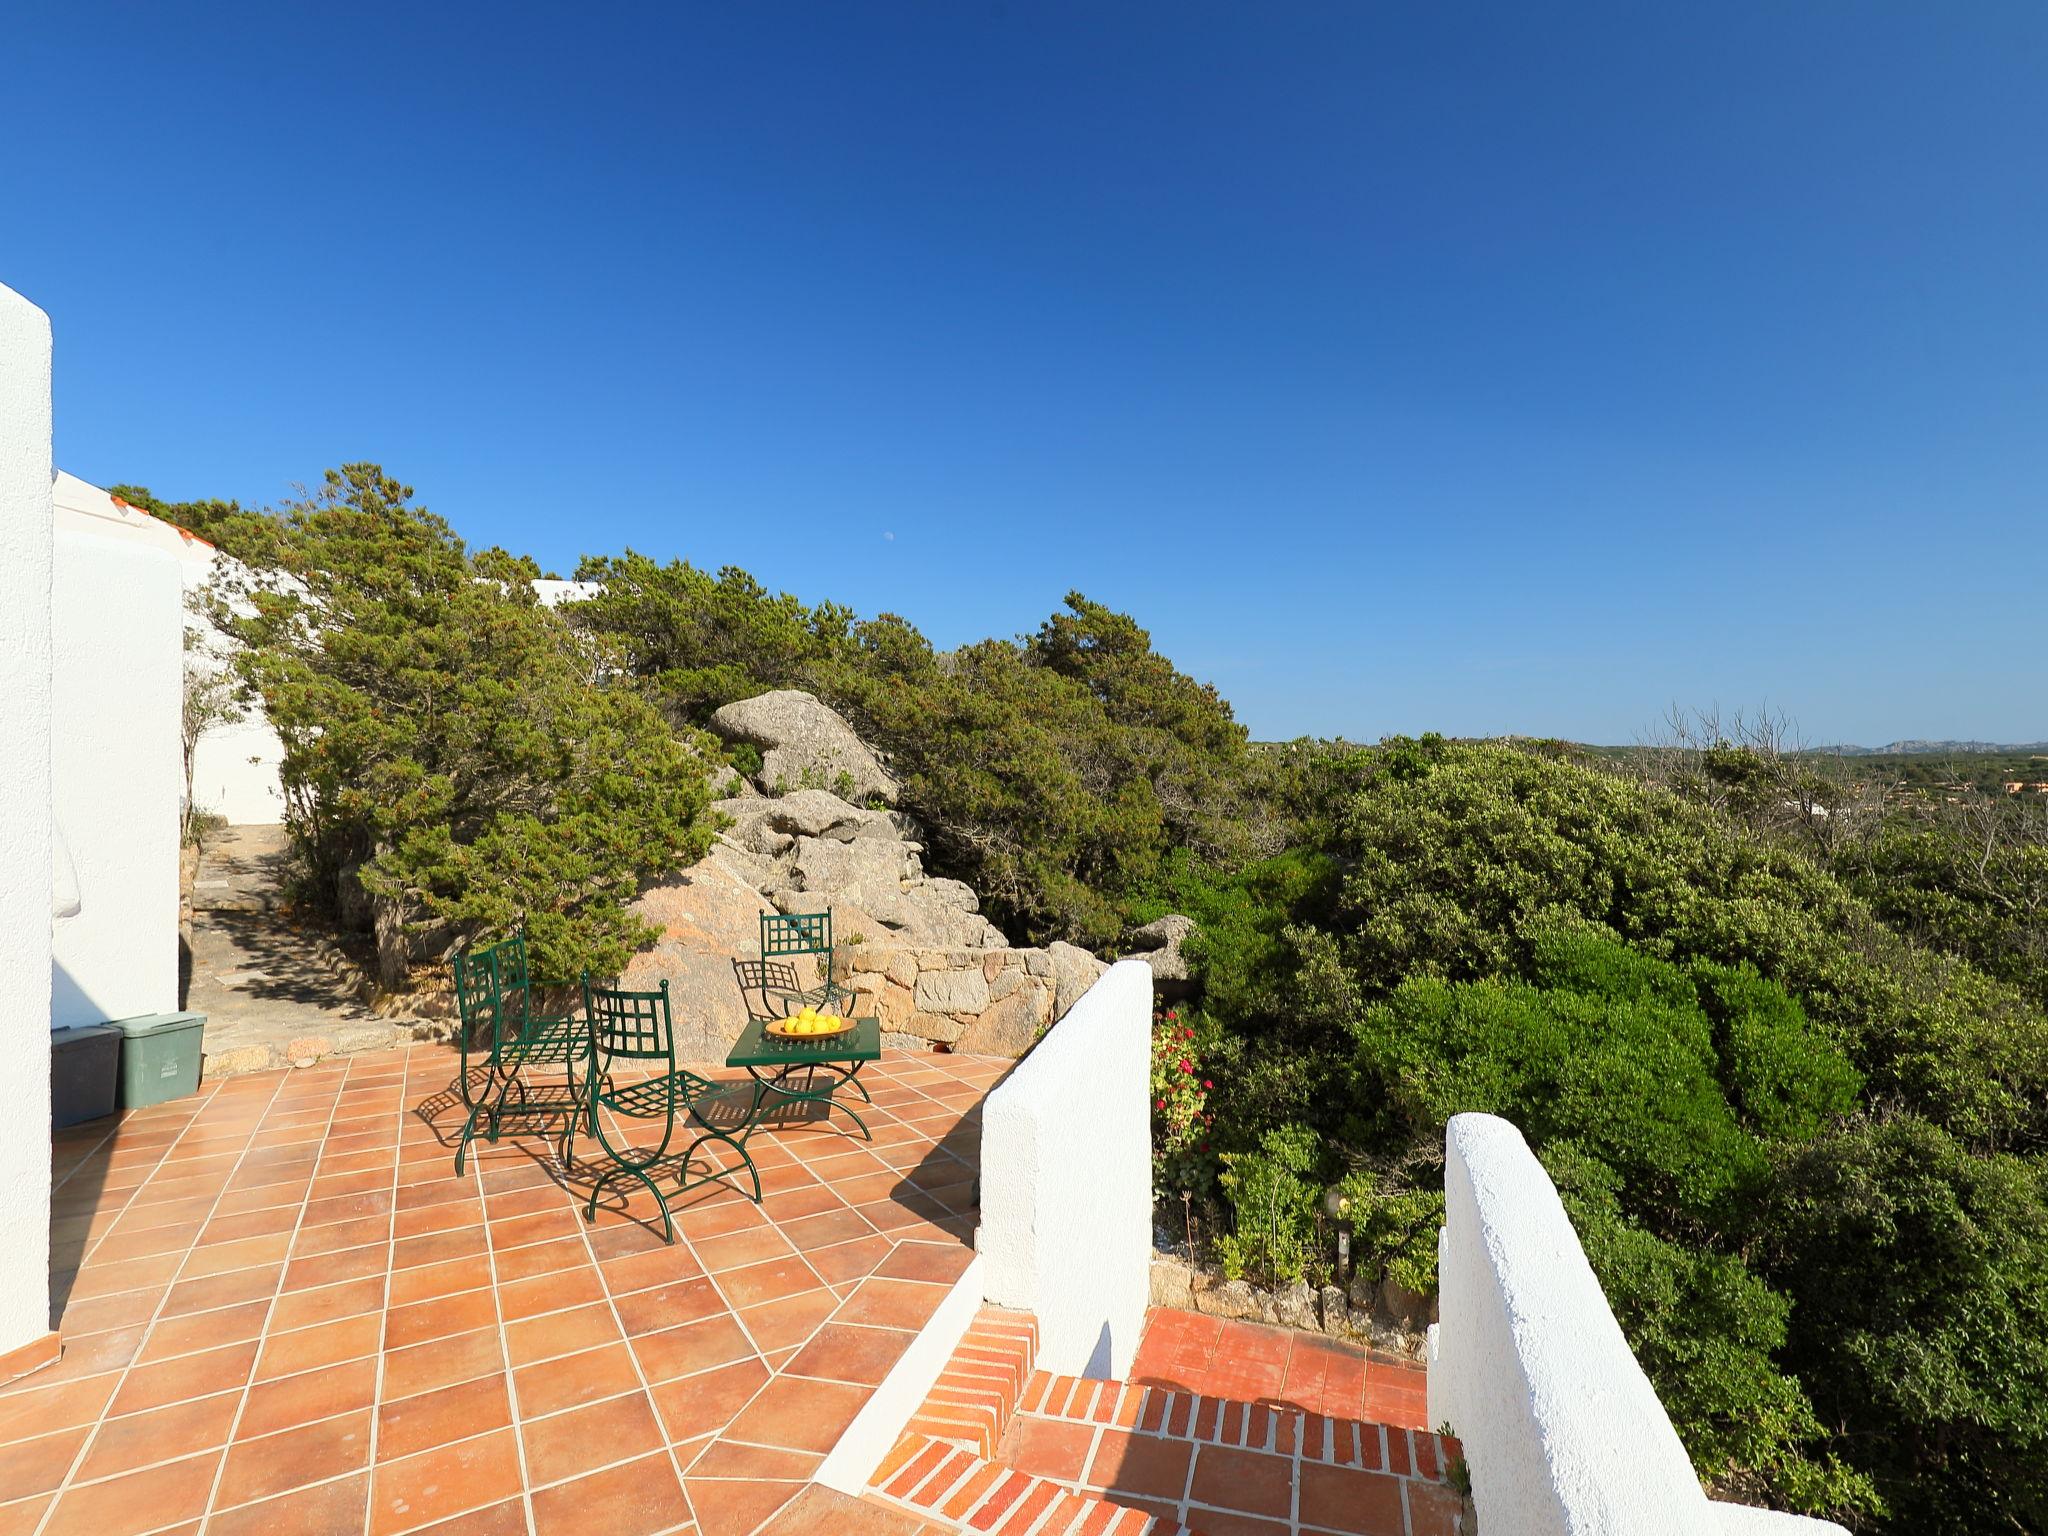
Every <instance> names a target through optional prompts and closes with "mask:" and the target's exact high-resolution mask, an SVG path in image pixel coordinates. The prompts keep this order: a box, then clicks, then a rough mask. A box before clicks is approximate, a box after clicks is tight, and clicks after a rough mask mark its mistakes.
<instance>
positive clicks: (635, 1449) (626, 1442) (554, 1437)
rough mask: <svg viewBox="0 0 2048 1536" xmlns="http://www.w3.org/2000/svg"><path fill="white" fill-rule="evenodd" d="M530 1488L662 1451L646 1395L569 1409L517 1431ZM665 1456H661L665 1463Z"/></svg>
mask: <svg viewBox="0 0 2048 1536" xmlns="http://www.w3.org/2000/svg"><path fill="white" fill-rule="evenodd" d="M520 1433H521V1435H522V1437H523V1438H524V1440H525V1442H526V1470H527V1475H528V1476H529V1477H531V1478H532V1480H533V1484H534V1486H535V1487H542V1486H544V1485H546V1484H548V1483H557V1482H561V1481H562V1480H563V1479H565V1478H571V1477H577V1476H580V1475H581V1474H583V1473H585V1472H592V1471H595V1470H596V1469H598V1468H599V1467H604V1466H608V1465H610V1464H611V1463H613V1462H616V1461H621V1460H624V1459H625V1458H627V1457H631V1456H640V1455H645V1454H649V1453H652V1452H654V1451H659V1450H663V1449H664V1448H665V1447H666V1445H667V1437H666V1436H665V1435H664V1434H663V1433H662V1428H661V1424H660V1421H659V1420H657V1419H656V1418H655V1416H654V1404H653V1403H652V1402H651V1401H649V1399H648V1396H647V1394H646V1393H645V1392H630V1393H627V1394H626V1395H625V1396H623V1397H613V1398H607V1399H605V1400H603V1401H602V1402H596V1403H588V1404H585V1405H584V1406H583V1407H581V1408H571V1409H570V1410H568V1412H566V1413H558V1414H554V1415H552V1416H550V1417H548V1418H544V1419H528V1420H526V1421H525V1423H524V1424H523V1425H522V1426H521V1428H520ZM665 1460H666V1458H664V1461H665Z"/></svg>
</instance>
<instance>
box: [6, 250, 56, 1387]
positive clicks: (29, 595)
mask: <svg viewBox="0 0 2048 1536" xmlns="http://www.w3.org/2000/svg"><path fill="white" fill-rule="evenodd" d="M51 475H52V469H51V464H50V322H49V319H48V317H47V316H45V315H44V314H43V312H42V311H41V310H39V309H37V308H36V307H35V306H34V305H33V304H31V303H29V302H28V301H27V300H26V299H24V298H22V297H21V296H20V295H19V294H17V293H15V292H13V291H12V290H11V289H7V288H0V571H4V572H5V573H6V584H7V595H6V597H5V599H4V600H0V715H4V723H0V1082H4V1083H5V1084H6V1085H7V1113H6V1114H4V1115H0V1379H4V1378H5V1377H6V1376H8V1375H12V1374H15V1373H16V1372H17V1371H18V1370H19V1369H22V1368H25V1367H26V1366H27V1365H29V1364H31V1363H32V1362H30V1361H28V1360H25V1359H24V1358H23V1352H24V1351H34V1350H35V1349H36V1348H37V1347H38V1342H39V1341H41V1340H44V1339H46V1338H47V1337H48V1336H49V1332H50V1290H49V1261H50V905H51V903H50V898H51V876H52V864H51V859H52V851H53V848H54V843H53V840H52V836H51V830H50V696H51V684H50V566H51V542H52V541H51V532H50V516H51V514H50V481H51Z"/></svg>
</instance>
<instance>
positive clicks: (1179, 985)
mask: <svg viewBox="0 0 2048 1536" xmlns="http://www.w3.org/2000/svg"><path fill="white" fill-rule="evenodd" d="M1194 931H1195V922H1194V919H1193V918H1189V917H1182V916H1181V915H1180V914H1179V913H1178V912H1169V913H1168V914H1167V915H1166V916H1164V917H1160V918H1154V919H1153V920H1152V921H1151V922H1149V923H1146V924H1145V925H1144V926H1143V927H1141V928H1133V929H1132V930H1131V931H1130V932H1129V933H1128V934H1126V935H1125V936H1124V943H1125V945H1126V946H1127V949H1126V952H1127V953H1128V955H1129V957H1130V958H1131V959H1133V960H1142V961H1144V962H1145V964H1146V965H1148V966H1149V967H1151V970H1152V989H1153V991H1154V992H1155V993H1157V994H1158V996H1159V998H1160V999H1161V1001H1164V1002H1177V1001H1179V1000H1181V999H1183V998H1186V997H1188V996H1189V995H1191V994H1192V992H1193V991H1194V975H1193V973H1192V972H1191V971H1189V969H1188V959H1187V956H1186V955H1184V954H1182V953H1181V945H1182V944H1183V943H1185V942H1186V940H1187V937H1188V935H1189V934H1191V933H1193V932H1194Z"/></svg>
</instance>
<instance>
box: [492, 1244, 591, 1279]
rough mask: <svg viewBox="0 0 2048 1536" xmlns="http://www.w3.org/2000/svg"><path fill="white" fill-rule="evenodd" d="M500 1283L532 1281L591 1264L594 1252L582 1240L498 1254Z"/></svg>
mask: <svg viewBox="0 0 2048 1536" xmlns="http://www.w3.org/2000/svg"><path fill="white" fill-rule="evenodd" d="M496 1262H497V1266H498V1281H499V1283H500V1284H503V1283H505V1282H506V1281H510V1280H530V1279H532V1278H533V1277H534V1276H535V1275H551V1274H554V1273H556V1272H557V1271H559V1270H564V1269H571V1268H574V1267H575V1266H577V1265H580V1264H587V1263H589V1262H590V1253H589V1250H588V1249H586V1248H585V1247H584V1245H583V1239H582V1238H580V1237H569V1238H563V1239H561V1240H559V1241H557V1242H551V1243H534V1244H532V1245H530V1246H529V1247H525V1248H512V1249H507V1250H505V1251H502V1252H500V1253H499V1254H497V1255H496Z"/></svg>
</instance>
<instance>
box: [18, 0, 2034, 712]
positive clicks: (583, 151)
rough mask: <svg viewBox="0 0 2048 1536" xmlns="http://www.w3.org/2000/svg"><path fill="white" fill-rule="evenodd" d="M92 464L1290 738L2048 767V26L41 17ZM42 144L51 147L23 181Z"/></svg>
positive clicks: (1299, 8)
mask: <svg viewBox="0 0 2048 1536" xmlns="http://www.w3.org/2000/svg"><path fill="white" fill-rule="evenodd" d="M7 31H8V52H9V54H10V55H11V60H10V62H9V63H8V64H7V65H6V66H5V71H4V72H5V76H6V89H5V90H4V91H0V141H4V142H6V143H8V144H9V145H10V146H11V150H12V152H10V154H9V155H8V156H6V157H5V159H4V161H0V210H4V213H0V282H5V283H7V284H8V285H9V286H11V287H14V288H17V289H19V290H20V291H22V292H23V293H25V294H27V295H28V296H29V297H30V298H32V299H34V300H35V301H36V302H38V303H40V304H41V305H42V306H43V307H44V308H45V309H47V310H48V311H49V312H50V314H51V316H52V318H53V321H54V324H55V327H56V334H57V347H58V353H57V356H58V362H57V405H58V418H57V419H58V429H57V430H58V445H57V446H58V460H59V463H60V464H62V465H63V466H64V467H65V468H67V469H70V470H71V471H72V472H73V473H76V474H79V475H82V476H84V477H85V478H87V479H90V480H94V481H97V482H99V483H101V484H106V483H109V482H111V481H115V480H131V481H140V482H143V483H146V484H148V485H150V486H151V487H153V488H154V489H155V490H157V491H158V492H159V493H160V494H167V495H173V496H197V495H207V494H218V495H232V496H238V497H240V498H242V499H244V500H245V501H254V502H265V501H270V500H274V499H276V498H278V497H279V496H281V495H283V494H285V493H286V492H287V491H288V489H289V487H290V486H291V485H292V484H293V483H294V482H302V481H311V480H315V479H317V478H318V476H319V473H320V471H321V470H322V469H323V468H324V467H325V466H327V465H329V464H334V463H338V462H340V461H342V460H344V459H352V458H375V459H378V460H381V462H383V464H384V465H385V466H386V468H387V469H389V470H391V471H392V472H393V473H396V474H399V475H401V476H402V477H404V478H405V479H407V480H408V481H410V482H411V483H412V484H413V485H415V486H416V487H418V489H419V492H420V496H421V499H422V500H423V501H424V502H425V503H426V504H427V505H429V506H431V507H433V508H434V509H435V510H436V511H438V512H441V513H442V514H444V515H445V516H447V517H449V518H450V519H451V520H452V521H453V522H454V523H455V524H456V526H457V527H458V528H459V529H460V530H461V531H462V532H463V533H464V534H465V535H466V536H467V537H469V538H471V539H472V540H473V541H475V542H478V543H486V542H500V543H504V544H506V545H508V546H510V547H513V548H515V549H523V550H528V551H531V552H532V553H534V554H535V555H536V556H538V557H539V558H540V559H541V560H542V561H543V562H544V563H545V564H549V565H552V566H556V567H560V568H562V569H563V570H564V571H565V573H566V569H567V568H568V567H569V566H571V565H573V564H574V562H575V560H576V557H577V556H578V554H580V553H582V552H584V551H587V550H598V551H610V550H617V549H620V548H623V547H625V546H628V545H630V546H632V547H634V548H637V549H641V550H643V551H646V552H648V553H651V554H655V555H659V556H663V557H667V556H682V557H684V558H687V559H689V560H691V561H693V562H695V563H697V564H699V565H704V566H709V567H716V566H719V565H723V564H727V563H732V564H738V565H742V566H745V567H747V568H748V569H750V570H752V571H753V572H754V573H755V574H756V575H758V576H759V577H760V578H761V579H762V580H764V581H766V582H768V583H769V584H771V585H773V586H776V587H781V588H786V589H789V590H792V591H795V592H797V593H799V594H801V595H803V596H805V597H806V598H811V599H817V598H823V597H828V596H829V597H834V598H837V599H839V600H841V601H844V602H847V603H851V604H852V605H854V606H855V607H857V608H859V609H861V610H863V611H877V610H884V609H887V610H894V611H897V612H901V613H904V614H906V615H908V616H909V617H911V618H912V619H914V620H915V621H916V622H917V623H918V624H920V625H921V626H922V627H923V628H924V629H925V630H926V632H927V633H929V634H930V635H931V636H932V637H933V638H934V639H935V640H936V641H938V642H939V643H941V644H950V643H955V642H958V641H961V640H965V639H970V638H975V637H978V636H981V635H984V634H991V633H994V634H1010V633H1016V632H1020V631H1024V630H1028V629H1030V628H1033V627H1035V625H1036V624H1037V623H1038V621H1039V620H1040V619H1041V618H1043V617H1044V615H1045V614H1046V613H1048V612H1050V611H1051V610H1052V609H1053V608H1054V607H1056V606H1057V605H1058V603H1059V601H1060V598H1061V595H1062V594H1063V593H1064V592H1065V591H1067V590H1068V589H1069V588H1071V587H1079V588H1081V589H1083V590H1085V591H1086V592H1087V593H1088V594H1089V595H1090V596H1092V597H1095V598H1098V599H1100V600H1102V601H1105V602H1109V603H1111V604H1114V605H1116V606H1118V607H1122V608H1125V609H1128V610H1130V611H1131V612H1133V613H1135V614H1136V615H1138V617H1139V618H1140V619H1141V620H1142V621H1143V622H1144V623H1146V624H1147V625H1149V626H1150V628H1151V629H1152V631H1153V633H1154V636H1155V639H1156V642H1157V644H1158V645H1159V646H1160V648H1161V649H1162V650H1164V651H1166V652H1167V653H1168V654H1169V655H1171V656H1173V657H1174V658H1175V659H1176V660H1177V661H1178V662H1180V663H1181V665H1182V666H1183V667H1185V668H1186V669H1187V670H1189V671H1191V672H1193V673H1195V674H1197V675H1198V676H1202V677H1205V678H1207V679H1210V680H1212V681H1214V682H1215V683H1216V684H1217V685H1218V686H1219V687H1220V688H1222V690H1223V691H1224V693H1225V694H1226V695H1227V696H1228V697H1229V698H1231V699H1232V700H1233V701H1234V703H1235V704H1236V705H1237V708H1238V711H1239V714H1240V716H1241V717H1242V718H1243V719H1244V720H1245V721H1246V722H1247V723H1248V724H1249V725H1250V726H1251V727H1252V729H1253V731H1254V732H1255V733H1256V734H1258V735H1261V736H1281V735H1292V734H1296V733H1304V732H1306V733H1314V734H1349V735H1353V736H1359V737H1365V738H1371V737H1376V736H1378V735H1380V734H1382V733H1385V732H1389V731H1417V730H1424V729H1432V728H1433V729H1438V730H1443V731H1447V732H1455V733H1461V734H1464V733H1492V732H1500V731H1522V732H1529V733H1538V734H1559V735H1567V736H1572V737H1577V738H1580V739H1587V740H1596V741H1626V740H1630V739H1632V738H1633V737H1634V736H1635V735H1636V734H1637V733H1638V732H1639V731H1641V730H1643V729H1645V728H1647V727H1649V726H1650V725H1651V724H1652V723H1653V722H1654V721H1655V720H1656V718H1657V717H1658V716H1659V715H1661V713H1662V712H1663V710H1664V709H1665V707H1666V706H1667V705H1668V704H1670V703H1672V702H1673V701H1677V702H1680V703H1684V704H1689V705H1705V704H1710V703H1716V702H1718V703H1719V704H1721V705H1722V706H1724V707H1733V706H1750V707H1755V706H1757V705H1759V704H1764V703H1768V704H1769V705H1770V706H1772V707H1775V708H1778V709H1781V710H1784V711H1787V712H1789V713H1790V714H1791V715H1793V716H1794V717H1795V718H1796V719H1797V720H1798V721H1799V722H1800V724H1801V726H1802V728H1803V730H1804V731H1805V734H1806V735H1807V737H1808V738H1809V739H1811V740H1816V741H1831V740H1858V741H1866V742H1874V741H1883V740H1888V739H1891V738H1893V737H1897V736H1906V735H1915V736H1955V737H1986V738H1993V739H2002V740H2013V739H2035V738H2048V681H2044V668H2043V656H2044V650H2043V644H2042V634H2043V631H2042V625H2041V618H2042V614H2043V597H2044V592H2048V8H2044V7H2043V6H2041V5H2040V4H2038V3H2037V0H2012V3H1995V0H1973V3H1972V4H1969V5H1965V6H1940V5H1926V4H1919V3H1914V4H1876V3H1871V0H1839V3H1831V0H1802V3H1793V4H1786V3H1784V0H1769V3H1754V4H1750V3H1740V4H1720V5H1712V6H1692V7H1675V6H1643V5H1640V4H1616V5H1593V4H1587V5H1574V6H1570V7H1532V6H1523V5H1507V4H1500V5H1493V6H1474V5H1462V4H1429V5H1422V4H1415V5H1396V4H1391V3H1386V4H1383V3H1363V0H1360V3H1348V0H1347V3H1342V4H1339V3H1316V4H1302V5H1294V6H1286V5H1271V6H1268V5H1258V6H1254V5H1247V4H1242V3H1230V4H1208V3H1201V0H1176V3H1173V4H1158V5H1146V4H1117V5H1109V6H1105V5H1100V4H1074V5H1060V4H1021V3H1008V4H1000V5H997V4H987V3H974V0H948V3H943V4H941V3H938V0H923V3H915V4H912V3H885V0H876V3H860V4H840V3H830V4H826V3H817V4H811V5H796V4H787V3H774V0H759V3H746V4H724V3H721V4H708V5H648V6H644V7H639V8H634V7H629V6H622V5H606V6H580V7H572V6H566V5H564V6H559V7H536V6H521V5H517V4H492V5H490V6H476V7H473V8H465V7H462V6H458V5H453V4H419V3H417V0H415V3H412V4H407V5H404V6H382V5H372V4H362V5H350V6H331V7H302V6H280V5H276V4H272V3H264V4H259V5H248V6H234V5H224V4H213V5H206V6H203V7H202V6H190V5H187V6H180V5H167V4H161V3H158V4H147V5H143V4H137V5H132V6H111V5H105V4H99V3H94V0H71V3H68V4H63V5H58V4H55V3H47V0H45V3H32V4H31V5H29V6H28V7H25V8H24V10H23V11H18V12H16V13H15V14H14V15H13V16H12V17H11V18H10V20H9V22H8V26H7ZM24 148H27V149H28V150H30V151H31V153H29V154H26V155H24V154H22V153H21V152H20V151H21V150H22V149H24Z"/></svg>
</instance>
